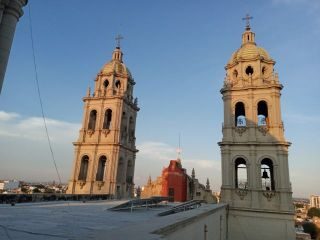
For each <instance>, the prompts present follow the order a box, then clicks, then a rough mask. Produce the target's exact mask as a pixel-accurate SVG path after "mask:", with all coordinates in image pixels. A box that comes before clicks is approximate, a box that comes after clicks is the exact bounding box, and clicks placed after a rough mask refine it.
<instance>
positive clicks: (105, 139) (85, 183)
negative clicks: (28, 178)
mask: <svg viewBox="0 0 320 240" xmlns="http://www.w3.org/2000/svg"><path fill="white" fill-rule="evenodd" d="M122 58H123V53H122V51H121V49H120V44H119V45H118V47H116V49H115V50H114V51H113V54H112V59H111V61H109V62H108V63H107V64H105V65H104V66H103V68H102V69H101V71H100V72H99V73H98V74H97V77H96V78H95V86H94V90H93V92H92V93H91V91H90V88H89V89H88V91H87V95H86V96H85V97H84V98H83V101H84V115H83V121H82V128H81V129H80V133H79V138H78V140H77V141H76V142H74V143H73V145H74V163H73V171H72V174H71V179H70V181H69V185H68V190H67V193H69V194H109V195H110V197H114V198H128V197H132V195H133V189H134V182H133V178H134V168H135V158H136V153H137V151H138V150H137V149H136V145H135V140H136V138H135V126H136V117H137V112H138V111H139V107H138V103H137V99H136V98H135V99H134V98H133V87H134V85H135V81H134V79H133V77H132V75H131V73H130V71H129V69H128V68H127V67H126V66H125V64H124V63H123V60H122Z"/></svg>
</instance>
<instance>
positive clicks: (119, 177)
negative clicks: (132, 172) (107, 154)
mask: <svg viewBox="0 0 320 240" xmlns="http://www.w3.org/2000/svg"><path fill="white" fill-rule="evenodd" d="M123 168H124V162H123V158H119V161H118V171H117V182H118V183H122V182H124V180H123V179H124V177H125V176H123V175H124V173H123V170H124V169H123Z"/></svg>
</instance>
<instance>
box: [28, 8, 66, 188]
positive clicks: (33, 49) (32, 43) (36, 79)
mask: <svg viewBox="0 0 320 240" xmlns="http://www.w3.org/2000/svg"><path fill="white" fill-rule="evenodd" d="M28 8H29V23H30V24H29V26H30V38H31V47H32V56H33V66H34V72H35V82H36V86H37V92H38V98H39V103H40V108H41V115H42V119H43V124H44V128H45V131H46V137H47V140H48V145H49V149H50V152H51V158H52V162H53V165H54V167H55V169H56V173H57V176H58V179H59V183H60V185H61V184H62V181H61V177H60V173H59V170H58V167H57V163H56V160H55V157H54V153H53V149H52V144H51V140H50V136H49V131H48V127H47V121H46V117H45V114H44V110H43V103H42V98H41V93H40V87H39V79H38V68H37V62H36V55H35V48H34V39H33V30H32V20H31V6H30V4H29V6H28Z"/></svg>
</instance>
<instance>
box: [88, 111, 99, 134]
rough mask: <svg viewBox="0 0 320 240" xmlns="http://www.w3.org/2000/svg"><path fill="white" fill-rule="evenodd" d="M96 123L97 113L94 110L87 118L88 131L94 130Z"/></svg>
mask: <svg viewBox="0 0 320 240" xmlns="http://www.w3.org/2000/svg"><path fill="white" fill-rule="evenodd" d="M96 121H97V111H96V110H92V111H91V112H90V116H89V124H88V129H90V130H95V128H96Z"/></svg>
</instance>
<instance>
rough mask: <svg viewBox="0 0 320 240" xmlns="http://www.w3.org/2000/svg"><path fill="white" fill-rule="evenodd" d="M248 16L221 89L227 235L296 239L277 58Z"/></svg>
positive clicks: (229, 237)
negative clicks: (263, 45)
mask: <svg viewBox="0 0 320 240" xmlns="http://www.w3.org/2000/svg"><path fill="white" fill-rule="evenodd" d="M249 19H250V18H249V17H248V16H247V18H246V20H247V25H246V29H245V31H244V33H243V34H242V44H241V47H240V48H239V49H238V50H237V51H235V52H234V53H233V54H232V56H231V59H230V60H229V62H228V63H227V65H226V67H225V69H226V77H225V81H224V85H223V87H222V89H221V94H222V96H223V102H224V123H223V127H222V131H223V138H222V141H221V142H220V143H219V145H220V148H221V161H222V163H221V165H222V186H221V202H224V203H227V204H228V205H229V216H228V221H229V227H228V229H229V230H228V239H229V240H235V239H237V240H245V239H260V240H261V239H263V240H267V239H268V240H269V239H273V240H282V239H295V230H294V218H293V214H294V213H293V204H292V189H291V183H290V180H289V167H288V147H289V146H290V143H289V142H287V141H286V139H285V137H284V127H283V122H282V118H281V108H280V96H281V89H282V88H283V86H282V85H281V84H280V82H279V79H278V74H277V73H275V72H274V65H275V61H274V60H273V59H272V58H271V57H270V56H269V54H268V53H267V51H266V50H264V49H263V48H261V47H259V46H257V44H256V42H255V33H254V32H252V31H251V28H250V25H249Z"/></svg>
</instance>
